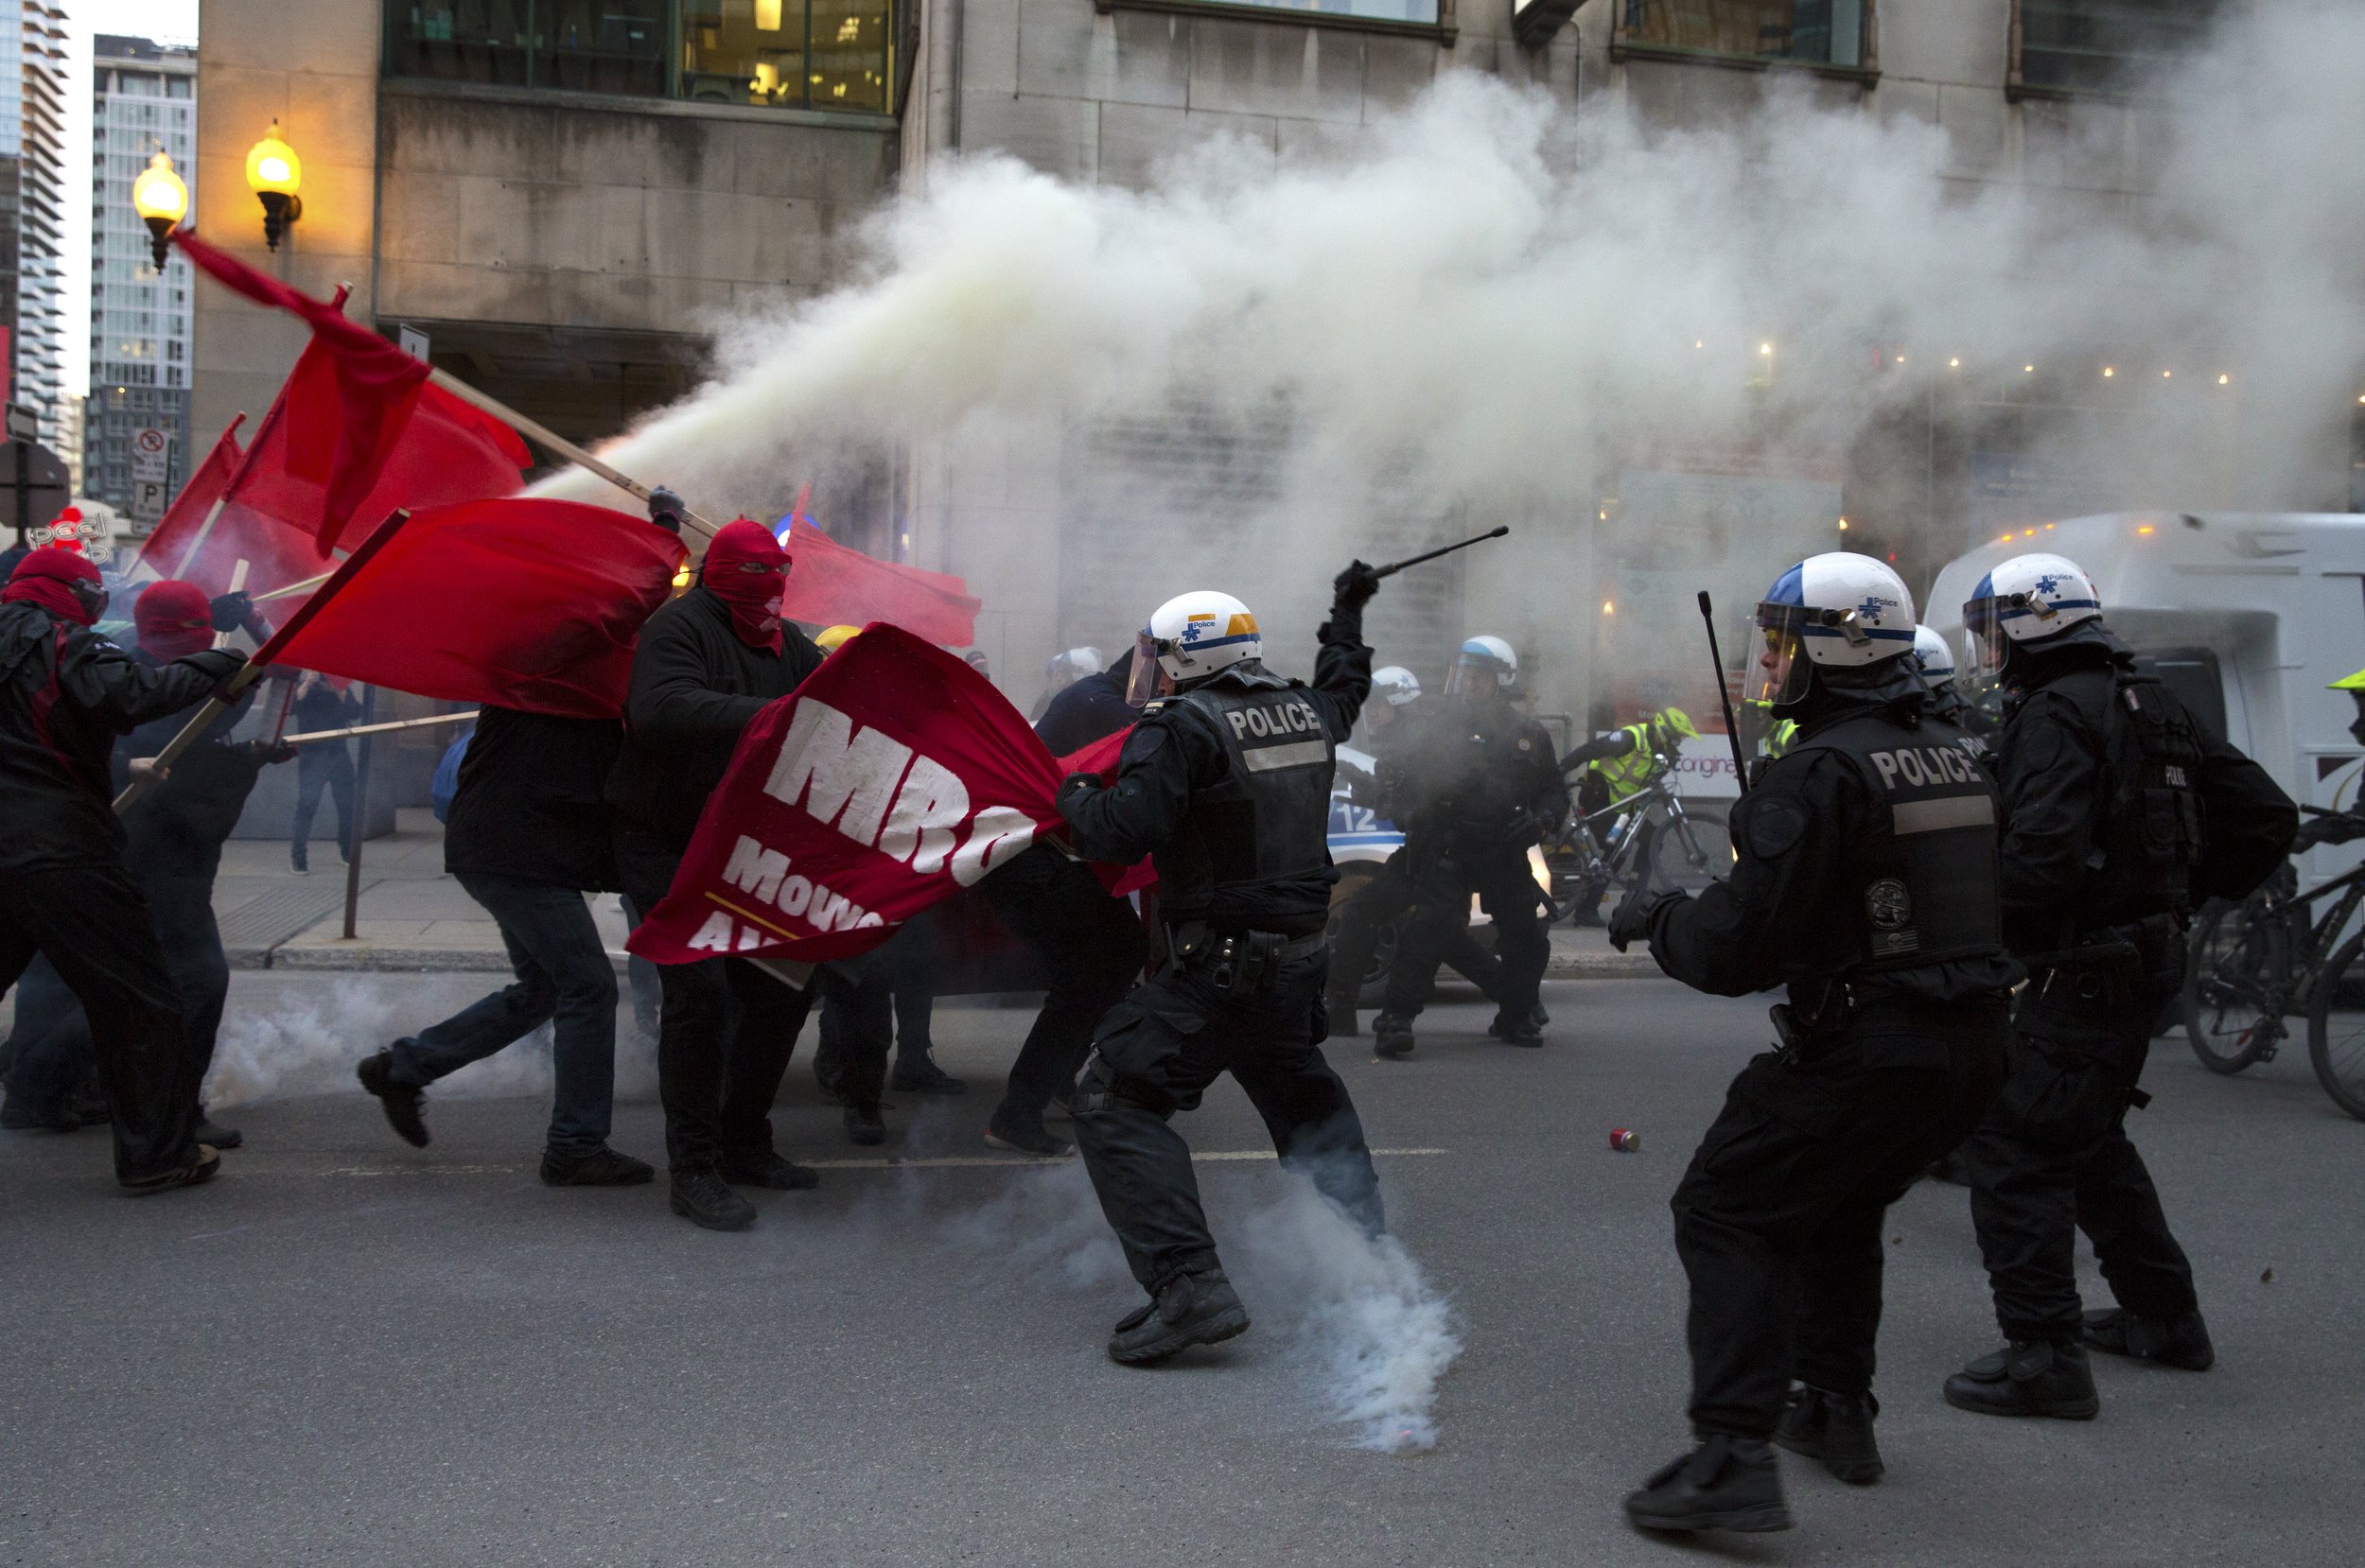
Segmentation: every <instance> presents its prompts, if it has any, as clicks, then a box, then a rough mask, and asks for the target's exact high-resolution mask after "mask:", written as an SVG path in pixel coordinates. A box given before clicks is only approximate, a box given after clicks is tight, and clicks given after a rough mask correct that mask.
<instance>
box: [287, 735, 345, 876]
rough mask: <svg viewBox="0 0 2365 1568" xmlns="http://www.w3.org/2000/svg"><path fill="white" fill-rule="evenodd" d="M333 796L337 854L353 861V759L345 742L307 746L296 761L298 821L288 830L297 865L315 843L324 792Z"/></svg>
mask: <svg viewBox="0 0 2365 1568" xmlns="http://www.w3.org/2000/svg"><path fill="white" fill-rule="evenodd" d="M323 790H326V791H327V792H328V793H329V794H330V795H331V796H333V797H334V799H335V803H336V808H337V852H338V853H339V854H340V855H342V856H343V857H345V858H346V859H347V860H350V859H352V858H353V758H352V755H351V754H350V753H348V752H347V751H346V750H345V742H344V741H342V740H331V741H329V742H328V743H327V744H325V745H320V746H307V747H305V748H304V750H303V751H302V752H301V753H300V754H298V756H297V758H296V804H295V820H294V821H293V822H292V823H291V824H290V825H289V828H288V847H289V849H290V850H291V851H293V853H294V858H295V862H296V864H297V865H298V866H299V867H300V866H302V865H303V864H304V862H305V859H306V855H307V846H308V845H310V844H311V842H312V814H313V813H314V812H316V811H318V810H320V808H321V792H322V791H323Z"/></svg>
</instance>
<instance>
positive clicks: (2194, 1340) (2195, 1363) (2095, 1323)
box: [2084, 1307, 2217, 1372]
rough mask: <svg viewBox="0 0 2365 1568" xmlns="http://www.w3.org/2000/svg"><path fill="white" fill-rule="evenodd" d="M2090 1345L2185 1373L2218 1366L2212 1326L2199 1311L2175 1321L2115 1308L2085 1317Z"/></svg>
mask: <svg viewBox="0 0 2365 1568" xmlns="http://www.w3.org/2000/svg"><path fill="white" fill-rule="evenodd" d="M2084 1337H2085V1341H2086V1343H2087V1344H2089V1345H2091V1346H2093V1348H2094V1349H2095V1350H2104V1351H2107V1352H2109V1353H2110V1354H2111V1355H2124V1356H2132V1357H2134V1358H2135V1359H2136V1360H2137V1361H2149V1362H2155V1363H2157V1364H2158V1365H2160V1366H2162V1367H2173V1368H2177V1370H2179V1371H2182V1372H2205V1371H2207V1370H2209V1368H2212V1367H2214V1366H2216V1363H2217V1351H2216V1347H2215V1346H2213V1345H2211V1344H2210V1343H2209V1325H2208V1324H2206V1323H2204V1322H2202V1321H2201V1320H2200V1313H2199V1311H2198V1310H2195V1311H2192V1312H2186V1313H2179V1314H2178V1315H2176V1316H2174V1317H2139V1316H2137V1315H2135V1314H2133V1313H2131V1312H2122V1311H2120V1310H2119V1309H2117V1308H2115V1307H2113V1308H2112V1309H2111V1310H2110V1311H2108V1312H2090V1313H2088V1314H2087V1315H2086V1326H2085V1331H2084Z"/></svg>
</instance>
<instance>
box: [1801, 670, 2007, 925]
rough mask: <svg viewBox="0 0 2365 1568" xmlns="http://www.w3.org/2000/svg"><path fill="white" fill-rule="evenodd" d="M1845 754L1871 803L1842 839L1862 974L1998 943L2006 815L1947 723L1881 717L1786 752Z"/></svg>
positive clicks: (1853, 722)
mask: <svg viewBox="0 0 2365 1568" xmlns="http://www.w3.org/2000/svg"><path fill="white" fill-rule="evenodd" d="M1813 751H1830V752H1836V753H1839V754H1840V755H1842V756H1844V757H1846V758H1848V761H1849V763H1850V764H1851V765H1852V766H1853V767H1854V769H1855V771H1856V772H1857V774H1858V775H1860V776H1861V777H1862V778H1863V779H1864V782H1865V785H1866V788H1867V790H1868V791H1869V792H1870V793H1871V796H1872V800H1873V813H1872V821H1871V823H1870V825H1869V827H1868V828H1867V830H1866V832H1865V833H1863V834H1862V835H1861V836H1859V837H1858V839H1857V840H1856V842H1855V843H1853V844H1851V845H1848V881H1849V882H1850V884H1851V885H1853V886H1854V888H1855V889H1856V890H1857V893H1856V898H1855V907H1854V908H1853V909H1852V910H1848V911H1841V912H1835V913H1837V914H1838V915H1839V916H1840V917H1841V918H1844V919H1848V920H1849V921H1851V922H1852V923H1853V924H1854V925H1855V927H1856V928H1857V931H1858V933H1859V936H1858V941H1857V944H1856V946H1857V950H1858V952H1859V953H1860V954H1861V957H1860V959H1859V962H1858V964H1857V966H1856V967H1857V968H1858V969H1859V970H1872V971H1878V970H1883V969H1911V968H1921V967H1927V966H1930V965H1935V964H1943V963H1947V962H1950V961H1953V960H1956V959H1970V958H1985V957H1988V956H1991V955H1993V954H1996V953H1999V952H2002V951H2003V950H2004V930H2003V915H2004V905H2003V888H2002V880H2001V877H2000V875H1999V870H1998V859H1997V851H1998V846H1999V843H2000V839H1999V833H2000V824H2001V818H2002V813H2001V811H2000V810H1998V809H1997V797H1996V792H1995V786H1994V785H1993V784H1991V783H1989V782H1988V775H1987V774H1986V773H1985V772H1984V771H1983V770H1981V769H1980V767H1979V766H1978V765H1977V763H1975V762H1974V761H1973V760H1972V759H1971V754H1970V753H1969V752H1968V751H1966V750H1965V749H1964V747H1963V745H1962V737H1961V735H1960V734H1959V733H1958V732H1957V731H1955V730H1954V729H1953V727H1952V726H1950V725H1946V724H1938V723H1923V724H1922V725H1921V726H1920V727H1919V728H1918V729H1907V728H1905V727H1903V726H1902V725H1901V724H1896V723H1891V722H1889V721H1888V720H1886V719H1884V718H1882V717H1880V716H1879V715H1877V714H1866V715H1865V716H1863V717H1861V718H1856V719H1849V720H1846V721H1844V722H1842V723H1837V724H1834V725H1832V726H1831V728H1829V729H1827V730H1823V731H1821V732H1820V733H1818V734H1816V735H1814V736H1813V737H1812V738H1805V739H1801V740H1797V741H1796V743H1795V744H1793V746H1792V747H1791V755H1793V756H1799V755H1803V754H1805V753H1807V752H1813Z"/></svg>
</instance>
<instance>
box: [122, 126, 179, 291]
mask: <svg viewBox="0 0 2365 1568" xmlns="http://www.w3.org/2000/svg"><path fill="white" fill-rule="evenodd" d="M131 209H132V211H134V212H136V213H138V214H139V215H140V221H141V222H143V223H145V224H147V225H148V237H149V251H150V253H151V254H153V255H154V256H155V258H156V270H157V271H159V272H161V271H163V270H165V247H166V243H167V242H168V241H170V239H171V238H172V231H173V230H174V229H176V228H178V227H179V226H180V223H181V220H182V219H183V218H186V217H188V216H189V187H188V186H187V185H185V184H183V183H181V177H180V176H179V175H177V174H175V173H173V172H172V160H171V159H170V158H167V157H166V156H165V155H164V154H163V153H162V152H159V153H157V154H156V156H154V157H153V158H150V159H149V161H148V166H147V167H146V168H144V169H142V170H140V177H139V178H138V179H136V180H134V181H132V182H131Z"/></svg>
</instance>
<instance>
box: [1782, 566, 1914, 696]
mask: <svg viewBox="0 0 2365 1568" xmlns="http://www.w3.org/2000/svg"><path fill="white" fill-rule="evenodd" d="M1757 625H1758V630H1759V632H1760V633H1761V635H1762V636H1763V639H1764V645H1763V647H1762V648H1761V650H1760V652H1759V654H1758V662H1757V668H1756V669H1755V670H1754V671H1752V676H1753V679H1752V681H1751V684H1750V687H1749V690H1748V692H1747V696H1748V698H1749V700H1750V701H1752V702H1761V703H1765V704H1768V705H1770V706H1773V707H1774V708H1776V709H1777V710H1778V709H1781V708H1784V707H1789V706H1795V705H1796V704H1797V703H1800V702H1803V701H1805V700H1806V697H1807V694H1808V692H1810V691H1811V690H1813V686H1814V672H1815V671H1817V670H1818V669H1820V670H1824V671H1833V672H1835V673H1836V672H1849V673H1852V672H1854V671H1870V670H1871V669H1872V667H1874V666H1882V665H1886V664H1888V662H1889V661H1891V660H1893V659H1898V658H1901V657H1903V656H1904V655H1905V654H1907V653H1912V652H1913V646H1914V596H1913V595H1912V594H1911V593H1910V592H1908V591H1907V590H1906V587H1905V581H1904V579H1903V578H1901V577H1899V576H1898V575H1897V573H1896V572H1894V571H1892V570H1890V569H1889V567H1888V566H1886V565H1885V564H1883V563H1882V562H1879V561H1875V560H1874V559H1873V558H1872V557H1871V556H1869V555H1858V554H1855V553H1853V552H1852V551H1849V550H1832V551H1831V552H1829V553H1828V554H1823V555H1811V556H1809V557H1807V559H1805V560H1804V561H1801V562H1799V563H1798V564H1797V565H1796V566H1793V567H1791V568H1790V570H1788V571H1786V572H1784V573H1782V575H1781V576H1780V577H1778V578H1777V579H1776V580H1775V583H1774V585H1773V586H1772V587H1771V588H1768V589H1767V590H1766V594H1765V598H1764V599H1763V600H1762V601H1760V602H1759V604H1758V614H1757Z"/></svg>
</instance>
